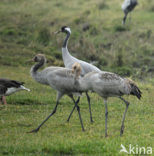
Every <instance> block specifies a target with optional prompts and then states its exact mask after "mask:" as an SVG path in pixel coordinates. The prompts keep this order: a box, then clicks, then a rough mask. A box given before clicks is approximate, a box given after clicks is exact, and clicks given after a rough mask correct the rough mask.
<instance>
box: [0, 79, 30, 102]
mask: <svg viewBox="0 0 154 156" xmlns="http://www.w3.org/2000/svg"><path fill="white" fill-rule="evenodd" d="M23 84H24V83H23V82H19V81H15V80H9V79H5V78H0V97H1V101H2V102H3V103H4V104H6V99H5V97H4V96H9V95H11V94H13V93H15V92H17V91H20V90H27V91H30V89H28V88H26V87H24V85H23Z"/></svg>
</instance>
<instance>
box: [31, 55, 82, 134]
mask: <svg viewBox="0 0 154 156" xmlns="http://www.w3.org/2000/svg"><path fill="white" fill-rule="evenodd" d="M33 61H34V62H37V63H36V64H35V65H34V66H32V68H31V71H30V73H31V76H32V78H33V79H35V80H36V81H37V82H39V83H41V84H45V85H49V86H50V87H52V88H53V89H55V90H56V91H57V99H56V106H55V107H54V109H53V111H52V112H51V114H50V115H49V116H48V117H47V118H46V119H45V120H44V121H43V122H42V123H41V124H40V125H39V126H38V127H37V128H36V129H34V130H32V131H30V133H32V132H38V131H39V129H40V127H41V126H42V125H43V124H44V123H45V122H46V121H47V120H48V119H49V118H50V117H51V116H52V115H53V114H55V113H56V110H57V106H58V104H59V100H60V99H61V98H62V97H63V95H65V94H66V95H68V96H69V97H70V98H71V99H72V100H73V103H74V104H75V107H76V108H77V111H78V114H79V119H80V123H81V127H82V130H83V131H84V127H83V123H82V118H81V114H80V107H79V106H78V102H79V100H80V96H79V97H78V99H77V101H75V100H74V98H73V94H74V93H76V92H77V93H78V90H76V87H75V85H74V76H73V74H72V70H70V69H66V68H63V67H47V68H45V69H43V70H42V71H40V72H39V71H38V69H39V68H41V67H42V66H43V65H44V64H45V62H46V58H45V56H44V55H42V54H38V55H36V56H35V57H34V58H33ZM79 94H80V92H79Z"/></svg>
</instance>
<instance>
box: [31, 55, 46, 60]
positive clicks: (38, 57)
mask: <svg viewBox="0 0 154 156" xmlns="http://www.w3.org/2000/svg"><path fill="white" fill-rule="evenodd" d="M32 61H34V62H40V61H45V62H46V58H45V55H43V54H37V55H35V56H34V57H33V59H32Z"/></svg>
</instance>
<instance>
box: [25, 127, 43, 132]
mask: <svg viewBox="0 0 154 156" xmlns="http://www.w3.org/2000/svg"><path fill="white" fill-rule="evenodd" d="M39 129H40V128H36V129H33V130H32V131H29V132H27V133H37V132H38V131H39Z"/></svg>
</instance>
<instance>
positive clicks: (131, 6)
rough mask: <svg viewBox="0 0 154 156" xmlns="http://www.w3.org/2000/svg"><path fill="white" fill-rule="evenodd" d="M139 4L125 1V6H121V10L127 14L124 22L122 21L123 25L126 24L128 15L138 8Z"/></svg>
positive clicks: (129, 0) (130, 0) (134, 1)
mask: <svg viewBox="0 0 154 156" xmlns="http://www.w3.org/2000/svg"><path fill="white" fill-rule="evenodd" d="M137 4H138V2H137V0H124V2H123V4H122V6H121V8H122V10H123V12H124V14H125V15H124V18H123V21H122V23H123V24H125V22H126V18H127V15H128V13H129V12H131V11H132V10H133V9H134V8H135V7H136V5H137Z"/></svg>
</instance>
